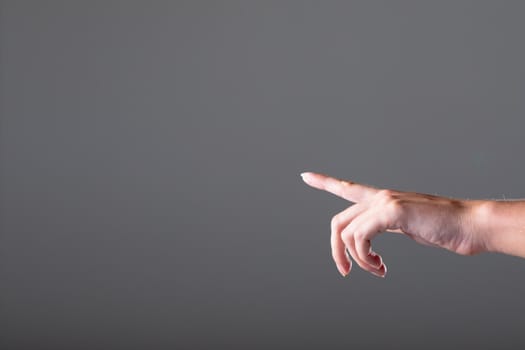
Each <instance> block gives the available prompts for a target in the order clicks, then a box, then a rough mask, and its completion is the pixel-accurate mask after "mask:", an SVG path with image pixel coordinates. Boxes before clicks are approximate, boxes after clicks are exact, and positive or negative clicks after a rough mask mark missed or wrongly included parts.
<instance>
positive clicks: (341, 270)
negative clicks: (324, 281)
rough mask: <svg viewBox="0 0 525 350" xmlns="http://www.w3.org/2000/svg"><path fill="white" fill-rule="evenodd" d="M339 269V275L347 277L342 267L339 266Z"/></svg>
mask: <svg viewBox="0 0 525 350" xmlns="http://www.w3.org/2000/svg"><path fill="white" fill-rule="evenodd" d="M337 269H338V270H339V273H340V274H341V276H343V277H346V275H347V274H346V272H345V270H344V269H343V267H342V266H340V265H337Z"/></svg>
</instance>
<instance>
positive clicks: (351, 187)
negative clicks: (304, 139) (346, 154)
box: [301, 172, 379, 203]
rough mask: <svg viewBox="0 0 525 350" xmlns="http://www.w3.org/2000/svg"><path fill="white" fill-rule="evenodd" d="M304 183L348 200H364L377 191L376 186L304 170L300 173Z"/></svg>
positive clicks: (356, 201) (355, 201)
mask: <svg viewBox="0 0 525 350" xmlns="http://www.w3.org/2000/svg"><path fill="white" fill-rule="evenodd" d="M301 177H302V178H303V180H304V182H306V184H308V185H310V186H312V187H314V188H317V189H319V190H323V191H327V192H330V193H332V194H335V195H336V196H338V197H341V198H344V199H346V200H348V201H350V202H354V203H358V202H362V201H366V200H367V199H368V198H370V197H372V196H373V195H374V194H376V193H377V191H379V190H378V189H377V188H374V187H370V186H365V185H361V184H357V183H355V182H352V181H347V180H340V179H336V178H334V177H331V176H327V175H323V174H318V173H312V172H305V173H302V174H301Z"/></svg>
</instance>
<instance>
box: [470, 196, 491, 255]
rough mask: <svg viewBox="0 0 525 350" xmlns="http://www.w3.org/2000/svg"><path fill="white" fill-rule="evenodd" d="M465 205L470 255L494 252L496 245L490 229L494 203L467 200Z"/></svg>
mask: <svg viewBox="0 0 525 350" xmlns="http://www.w3.org/2000/svg"><path fill="white" fill-rule="evenodd" d="M466 203H467V207H468V208H469V210H468V220H467V225H466V226H467V228H466V232H467V234H468V235H469V237H470V241H471V252H472V255H474V254H479V253H484V252H496V251H497V245H496V242H495V240H494V234H493V232H492V231H493V230H492V229H491V226H492V220H493V218H494V212H495V206H496V202H495V201H491V200H469V201H466Z"/></svg>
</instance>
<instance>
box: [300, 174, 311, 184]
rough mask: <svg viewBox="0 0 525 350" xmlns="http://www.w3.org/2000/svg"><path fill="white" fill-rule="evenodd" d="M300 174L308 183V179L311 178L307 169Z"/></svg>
mask: <svg viewBox="0 0 525 350" xmlns="http://www.w3.org/2000/svg"><path fill="white" fill-rule="evenodd" d="M300 175H301V178H302V179H303V181H304V182H306V183H308V181H309V180H311V176H312V173H311V172H309V171H304V172H302V173H301V174H300Z"/></svg>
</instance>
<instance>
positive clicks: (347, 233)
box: [341, 229, 352, 244]
mask: <svg viewBox="0 0 525 350" xmlns="http://www.w3.org/2000/svg"><path fill="white" fill-rule="evenodd" d="M351 239H352V231H350V230H348V229H345V230H344V231H343V232H342V233H341V240H342V241H343V242H345V243H347V244H348V243H349V242H350V240H351Z"/></svg>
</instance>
